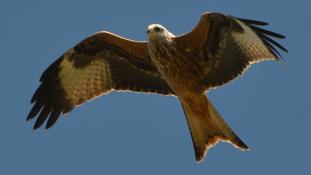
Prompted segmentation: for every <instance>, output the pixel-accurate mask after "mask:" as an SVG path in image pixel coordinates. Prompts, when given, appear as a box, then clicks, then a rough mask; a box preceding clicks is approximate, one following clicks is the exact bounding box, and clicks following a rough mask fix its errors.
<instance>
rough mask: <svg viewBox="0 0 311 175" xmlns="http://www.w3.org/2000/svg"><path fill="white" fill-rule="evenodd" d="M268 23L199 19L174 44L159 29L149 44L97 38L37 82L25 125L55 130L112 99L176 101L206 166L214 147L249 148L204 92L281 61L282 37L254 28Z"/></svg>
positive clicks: (152, 30) (105, 35)
mask: <svg viewBox="0 0 311 175" xmlns="http://www.w3.org/2000/svg"><path fill="white" fill-rule="evenodd" d="M265 25H268V23H266V22H261V21H255V20H249V19H242V18H236V17H232V16H228V15H224V14H220V13H205V14H203V15H202V16H201V19H200V21H199V23H198V24H197V26H196V27H195V28H194V29H193V30H192V31H191V32H189V33H187V34H184V35H181V36H175V35H173V34H172V33H171V32H169V31H168V30H167V29H166V28H164V27H163V26H161V25H159V24H152V25H149V26H148V30H147V33H148V41H133V40H129V39H126V38H122V37H120V36H117V35H115V34H112V33H109V32H98V33H96V34H94V35H92V36H90V37H88V38H86V39H85V40H83V41H82V42H80V43H79V44H78V45H76V46H75V47H73V48H71V49H69V50H68V51H67V52H66V53H65V54H64V55H62V56H61V57H60V58H59V59H57V60H56V61H55V62H54V63H53V64H52V65H50V66H49V67H48V68H47V69H46V70H45V72H44V73H43V74H42V76H41V78H40V82H41V85H40V86H39V88H38V89H37V91H36V92H35V93H34V95H33V97H32V99H31V103H34V106H33V108H32V110H31V111H30V113H29V115H28V117H27V120H30V119H33V118H35V117H36V116H37V115H38V117H37V119H36V122H35V125H34V129H36V128H38V127H40V126H41V125H42V124H43V123H44V122H45V121H46V120H47V124H46V128H50V127H51V126H53V125H54V123H55V122H56V121H57V119H58V118H59V116H60V115H61V114H66V113H68V112H70V111H71V110H72V109H73V108H74V107H75V106H77V105H80V104H83V103H85V102H87V101H89V100H92V99H93V98H95V97H98V96H101V95H104V94H107V93H109V92H110V91H112V90H115V91H123V90H128V91H134V92H144V93H157V94H163V95H172V96H176V97H177V98H178V99H179V100H180V102H181V105H182V107H183V110H184V113H185V115H186V118H187V121H188V125H189V129H190V132H191V136H192V141H193V145H194V149H195V156H196V160H197V161H198V162H201V161H203V160H204V158H205V155H206V153H207V150H208V148H210V147H211V146H213V145H215V144H216V143H218V142H219V141H226V142H229V143H231V144H232V145H233V146H235V147H236V148H239V149H241V150H247V149H248V147H247V145H246V144H245V143H243V141H242V140H241V139H240V138H239V137H238V136H237V135H236V134H235V133H234V131H233V130H232V129H231V128H230V127H229V126H228V125H227V124H226V122H225V121H224V120H223V119H222V117H221V115H220V114H219V113H218V112H217V110H216V109H215V107H214V106H213V104H212V103H211V102H210V101H209V99H208V98H207V96H206V95H205V92H207V91H208V90H210V89H212V88H216V87H218V86H221V85H223V84H225V83H228V82H230V81H231V80H233V79H235V78H237V77H239V76H240V75H242V74H243V73H244V71H245V70H246V69H247V68H248V67H249V65H250V64H252V63H257V62H259V61H264V60H279V59H280V58H281V56H280V54H279V52H278V51H277V49H276V48H279V49H281V50H283V51H285V52H287V50H286V49H285V48H284V47H283V46H281V45H280V44H278V43H277V42H275V41H274V40H272V39H271V38H272V37H274V38H279V39H283V38H285V37H284V36H283V35H280V34H277V33H274V32H271V31H268V30H265V29H262V28H259V27H258V26H265Z"/></svg>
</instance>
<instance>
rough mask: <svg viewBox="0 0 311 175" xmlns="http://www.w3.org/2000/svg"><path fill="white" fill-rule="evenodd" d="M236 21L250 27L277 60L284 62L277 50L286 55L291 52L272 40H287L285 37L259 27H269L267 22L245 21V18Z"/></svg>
mask: <svg viewBox="0 0 311 175" xmlns="http://www.w3.org/2000/svg"><path fill="white" fill-rule="evenodd" d="M235 18H236V17H235ZM236 19H238V20H240V21H242V22H244V23H245V24H246V25H247V26H248V27H250V28H251V29H252V30H253V31H254V32H255V33H256V34H257V35H258V36H259V38H260V39H261V40H262V41H263V43H264V44H265V45H266V47H267V48H268V49H269V51H270V52H271V53H272V54H273V55H274V56H275V58H276V59H277V60H283V57H282V55H281V54H280V53H279V51H278V50H277V49H276V48H278V49H280V50H282V51H284V52H286V53H288V52H289V51H288V50H287V49H286V48H285V47H284V46H282V45H281V44H279V43H278V42H276V41H274V40H273V39H272V38H277V39H285V38H286V36H285V35H282V34H279V33H275V32H272V31H269V30H266V29H262V28H260V27H258V26H266V25H268V23H267V22H263V21H256V20H251V19H244V18H236Z"/></svg>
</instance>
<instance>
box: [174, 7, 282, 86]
mask: <svg viewBox="0 0 311 175" xmlns="http://www.w3.org/2000/svg"><path fill="white" fill-rule="evenodd" d="M265 25H268V23H266V22H261V21H255V20H249V19H242V18H235V17H232V16H227V15H224V14H220V13H205V14H203V15H202V16H201V19H200V21H199V23H198V24H197V26H196V27H195V28H194V29H193V30H192V31H191V32H189V33H187V34H185V35H181V36H178V37H176V38H175V41H176V43H177V45H178V46H179V47H181V48H183V50H185V51H186V52H188V53H187V54H192V56H193V57H195V58H194V59H199V60H200V61H201V63H203V64H204V65H203V68H202V69H203V72H204V77H203V78H202V82H203V84H204V85H205V86H206V89H207V90H208V89H210V88H214V87H218V86H221V85H223V84H225V83H228V82H229V81H231V80H233V79H235V78H237V77H239V76H240V75H241V74H242V73H243V72H244V71H245V70H246V69H247V68H248V67H249V65H250V64H252V63H256V62H259V61H263V60H278V59H280V58H281V56H280V54H279V52H278V51H277V49H276V48H279V49H281V50H283V51H285V52H287V50H286V49H285V48H284V47H283V46H281V45H280V44H278V43H277V42H275V41H274V40H272V39H271V38H272V37H274V38H279V39H283V38H285V37H284V36H283V35H280V34H277V33H274V32H271V31H268V30H265V29H261V28H259V27H257V26H265Z"/></svg>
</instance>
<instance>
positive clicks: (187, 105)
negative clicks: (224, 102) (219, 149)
mask: <svg viewBox="0 0 311 175" xmlns="http://www.w3.org/2000/svg"><path fill="white" fill-rule="evenodd" d="M181 103H182V107H183V110H184V113H185V115H186V118H187V122H188V126H189V130H190V133H191V137H192V142H193V146H194V150H195V157H196V160H197V162H202V161H203V160H204V158H205V156H206V153H207V151H208V149H209V148H211V147H213V146H214V145H215V144H217V143H218V142H219V141H225V142H229V143H231V144H232V145H233V146H234V147H236V148H238V149H241V150H248V146H247V145H246V144H245V143H244V142H243V141H242V140H241V139H240V138H239V137H238V136H237V135H236V134H235V133H234V131H233V130H232V129H231V128H230V127H229V126H228V125H227V124H226V122H225V121H224V120H223V119H222V117H221V116H220V114H219V113H218V112H217V110H216V109H215V107H214V106H213V104H212V103H211V102H210V101H209V100H208V98H207V97H206V96H205V95H202V96H200V97H197V98H195V100H191V99H187V100H182V99H181Z"/></svg>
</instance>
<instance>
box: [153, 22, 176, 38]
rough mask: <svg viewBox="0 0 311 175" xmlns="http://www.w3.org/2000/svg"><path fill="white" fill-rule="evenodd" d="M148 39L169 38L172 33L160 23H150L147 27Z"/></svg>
mask: <svg viewBox="0 0 311 175" xmlns="http://www.w3.org/2000/svg"><path fill="white" fill-rule="evenodd" d="M147 34H148V37H149V39H170V38H172V37H174V35H173V34H172V33H171V32H169V31H168V30H167V29H166V28H165V27H163V26H162V25H160V24H150V25H149V26H148V29H147Z"/></svg>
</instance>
